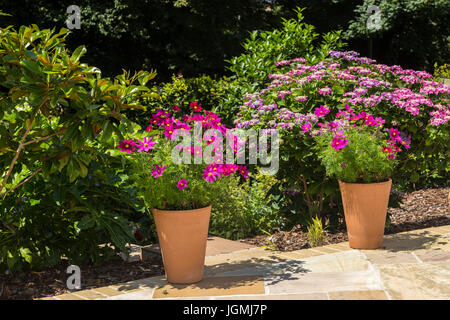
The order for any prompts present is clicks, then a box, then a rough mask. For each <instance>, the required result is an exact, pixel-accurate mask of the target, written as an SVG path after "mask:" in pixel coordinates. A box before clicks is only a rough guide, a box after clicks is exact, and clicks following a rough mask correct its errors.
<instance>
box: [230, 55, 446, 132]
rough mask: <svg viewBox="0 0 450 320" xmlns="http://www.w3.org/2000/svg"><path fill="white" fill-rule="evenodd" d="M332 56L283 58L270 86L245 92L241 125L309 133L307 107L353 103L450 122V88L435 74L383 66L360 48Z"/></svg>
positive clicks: (238, 122) (362, 108)
mask: <svg viewBox="0 0 450 320" xmlns="http://www.w3.org/2000/svg"><path fill="white" fill-rule="evenodd" d="M329 56H330V58H329V59H327V60H325V61H321V62H319V63H317V64H313V65H309V64H308V63H307V61H306V60H305V59H303V58H296V59H292V60H284V61H279V62H277V63H276V65H277V66H278V67H279V68H281V69H280V72H278V73H273V74H270V75H269V79H270V80H271V83H270V84H269V85H268V86H267V88H265V89H263V90H261V91H259V92H257V93H254V94H247V95H245V96H244V99H245V101H244V104H243V105H242V107H241V108H240V112H239V115H238V117H237V119H236V120H235V125H236V126H237V127H239V128H246V127H253V126H260V127H270V128H277V129H282V130H284V129H287V130H295V129H296V128H298V129H301V130H300V131H305V127H303V128H302V126H306V127H307V126H308V124H305V122H308V121H309V120H310V118H312V114H311V112H309V113H308V112H306V113H305V111H307V110H317V108H319V110H320V108H322V106H323V105H326V104H328V105H331V106H332V107H339V106H343V105H345V104H349V105H351V106H353V107H354V108H356V109H358V110H359V111H370V110H372V109H374V110H376V109H377V108H380V107H383V108H385V109H389V108H391V109H392V108H397V109H399V110H403V111H405V112H406V113H409V114H410V115H411V116H419V115H420V116H421V117H425V118H427V119H428V120H427V121H428V123H429V124H431V125H433V126H439V125H443V124H446V123H448V122H449V120H450V103H449V99H448V95H449V94H450V86H448V85H445V84H443V83H440V82H435V81H433V80H431V79H430V78H431V77H432V75H431V74H429V73H427V72H425V71H414V70H410V69H403V68H402V67H400V66H387V65H384V64H377V63H376V61H375V60H373V59H369V58H365V57H360V56H359V54H358V53H357V52H354V51H349V52H340V51H330V52H329ZM315 104H316V105H315ZM317 104H318V105H317ZM287 106H289V107H288V108H286V107H287ZM283 107H284V108H283ZM286 109H288V110H289V111H290V112H291V114H290V116H289V117H288V116H286V114H287V113H288V112H287V111H286ZM314 116H316V117H318V116H323V114H322V113H320V111H319V113H316V112H314Z"/></svg>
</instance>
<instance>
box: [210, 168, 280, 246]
mask: <svg viewBox="0 0 450 320" xmlns="http://www.w3.org/2000/svg"><path fill="white" fill-rule="evenodd" d="M252 178H253V179H250V180H248V181H245V182H244V183H241V184H239V183H237V182H236V181H234V182H235V183H233V184H230V185H229V186H228V189H226V190H223V193H222V195H221V197H219V198H218V199H217V200H216V202H215V203H214V205H213V210H212V213H211V223H210V234H212V235H216V236H220V237H224V238H227V239H233V240H234V239H242V238H246V237H251V236H255V235H261V234H271V233H273V232H274V231H277V230H279V229H281V228H283V227H284V224H285V219H284V218H283V217H282V216H281V215H280V214H279V211H278V209H279V206H278V203H277V201H275V200H276V199H275V198H274V196H272V195H270V189H271V187H272V186H273V185H274V184H275V183H276V179H275V177H271V176H265V175H262V174H254V175H252Z"/></svg>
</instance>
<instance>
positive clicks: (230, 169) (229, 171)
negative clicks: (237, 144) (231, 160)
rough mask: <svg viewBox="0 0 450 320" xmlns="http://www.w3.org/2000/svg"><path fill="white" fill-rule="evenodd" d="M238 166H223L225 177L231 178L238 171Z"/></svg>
mask: <svg viewBox="0 0 450 320" xmlns="http://www.w3.org/2000/svg"><path fill="white" fill-rule="evenodd" d="M238 168H239V167H238V165H236V164H223V165H222V170H223V172H222V174H223V175H224V176H230V175H232V174H233V173H235V172H236V171H237V170H238Z"/></svg>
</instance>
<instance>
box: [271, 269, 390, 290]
mask: <svg viewBox="0 0 450 320" xmlns="http://www.w3.org/2000/svg"><path fill="white" fill-rule="evenodd" d="M266 288H267V289H268V292H269V294H277V293H312V292H332V291H350V290H355V291H358V290H383V287H382V285H381V283H380V281H379V279H378V277H377V275H376V274H375V272H374V271H373V270H367V271H352V272H327V273H297V274H296V273H294V274H291V275H289V276H286V277H284V278H273V277H272V278H271V277H268V279H266Z"/></svg>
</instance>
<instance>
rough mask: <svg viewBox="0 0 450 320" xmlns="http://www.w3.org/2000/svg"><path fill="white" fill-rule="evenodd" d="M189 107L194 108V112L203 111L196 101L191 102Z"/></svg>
mask: <svg viewBox="0 0 450 320" xmlns="http://www.w3.org/2000/svg"><path fill="white" fill-rule="evenodd" d="M189 106H190V107H191V108H192V110H194V111H201V110H202V106H201V105H200V104H199V103H198V102H197V101H194V102H191V103H190V104H189Z"/></svg>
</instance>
